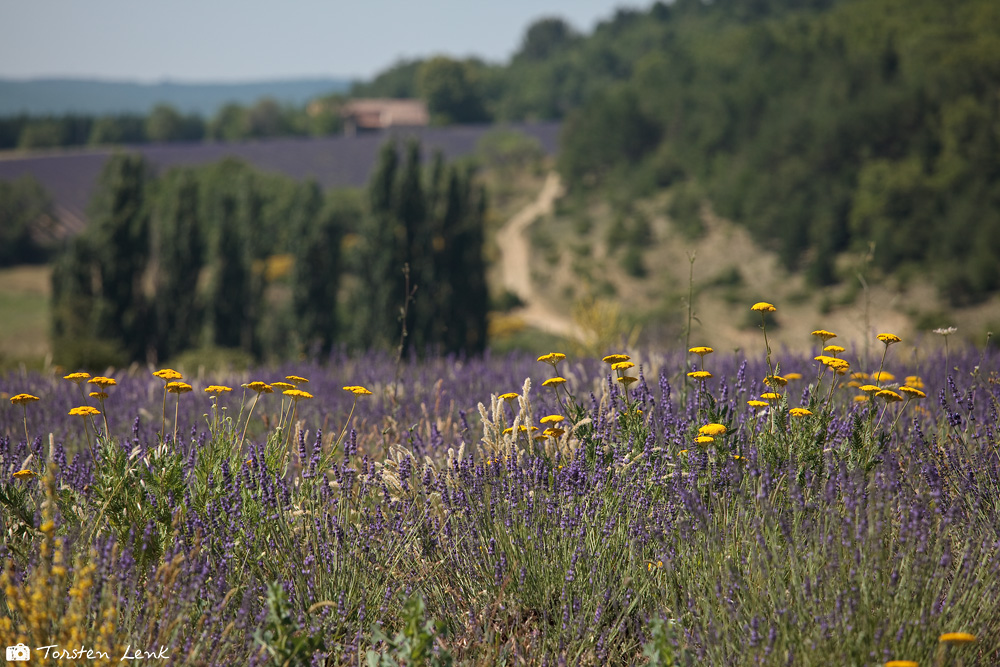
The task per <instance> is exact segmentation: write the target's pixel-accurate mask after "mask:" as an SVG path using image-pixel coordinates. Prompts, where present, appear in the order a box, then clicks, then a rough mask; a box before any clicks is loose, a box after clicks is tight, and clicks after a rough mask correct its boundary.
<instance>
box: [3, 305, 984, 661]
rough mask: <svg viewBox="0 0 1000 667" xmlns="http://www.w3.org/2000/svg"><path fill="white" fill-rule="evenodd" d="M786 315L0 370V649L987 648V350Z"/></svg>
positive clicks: (898, 651)
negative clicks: (499, 346) (857, 346)
mask: <svg viewBox="0 0 1000 667" xmlns="http://www.w3.org/2000/svg"><path fill="white" fill-rule="evenodd" d="M758 305H760V304H758ZM815 333H816V336H815V337H814V340H815V352H814V353H813V354H810V355H807V356H799V355H790V354H785V353H782V352H781V351H779V350H771V351H769V353H768V351H767V350H766V347H765V342H764V339H762V341H761V347H760V350H759V352H757V353H755V354H752V355H751V356H750V357H749V358H744V357H743V356H735V355H734V354H733V353H725V352H723V351H721V350H718V351H712V350H711V348H707V347H697V348H692V350H691V351H690V352H687V351H684V350H675V351H654V350H637V351H629V355H627V356H614V354H615V353H618V352H619V351H618V350H608V351H607V352H606V353H607V354H609V355H612V356H609V357H608V358H607V360H606V361H602V359H601V358H582V359H580V358H571V357H567V358H562V355H561V354H558V353H554V354H550V355H545V356H543V357H542V359H540V360H539V359H536V356H531V357H528V356H525V355H518V354H514V355H510V356H505V357H502V358H501V357H491V356H489V355H487V356H486V357H485V358H481V359H465V358H456V357H452V358H438V359H430V360H425V361H422V362H416V361H413V362H404V363H402V364H397V363H395V360H394V359H393V358H392V357H391V356H389V355H378V354H369V355H367V356H361V357H358V356H353V357H352V356H347V355H344V354H336V355H334V356H333V357H332V358H330V359H325V360H323V363H321V364H320V363H297V364H291V365H287V366H282V367H278V368H266V369H265V368H261V369H257V370H254V371H251V372H250V373H248V374H245V375H239V376H230V377H225V376H218V377H217V376H204V377H202V376H197V375H191V374H188V375H186V376H185V377H183V378H177V377H174V376H173V375H172V374H170V373H167V372H164V371H165V370H166V369H156V368H153V369H140V370H133V371H132V372H128V373H125V372H115V373H108V374H107V378H106V379H105V380H100V379H99V378H93V377H87V378H84V377H77V378H75V381H74V378H73V376H72V375H71V371H73V370H74V369H66V370H64V371H62V372H60V373H58V374H56V373H53V374H48V375H39V374H26V375H16V374H15V375H8V376H6V377H3V378H0V392H2V395H3V396H4V397H5V400H4V404H5V405H6V407H4V409H3V410H2V411H0V476H2V481H0V519H2V525H0V530H2V532H3V535H4V543H3V547H2V554H0V555H2V560H3V562H4V563H5V565H4V570H3V574H2V591H3V597H2V599H3V604H2V605H0V638H2V640H3V641H2V642H0V643H3V644H4V645H5V646H6V645H13V644H16V643H18V642H23V643H24V644H25V645H27V646H29V647H31V649H32V663H33V664H60V663H61V662H62V661H63V660H70V661H72V660H74V659H79V660H80V661H82V662H84V663H85V664H112V663H114V664H117V663H118V662H119V660H120V658H121V657H122V656H123V655H126V656H129V657H131V656H135V655H141V656H144V657H147V658H148V659H149V660H148V661H149V662H152V663H153V664H172V665H376V666H377V665H396V664H400V665H402V664H406V665H416V664H432V665H445V664H469V665H493V664H498V665H499V664H505V665H521V664H527V665H562V664H567V665H578V664H579V665H603V664H650V665H719V666H729V665H796V666H809V665H817V666H818V665H858V666H861V665H865V666H867V665H895V666H896V667H904V666H907V665H920V666H931V665H939V666H945V665H948V666H950V665H965V666H971V665H983V666H990V665H997V664H1000V433H998V426H997V424H998V410H1000V366H998V363H997V358H996V356H995V354H994V353H993V352H992V350H990V349H987V350H985V351H984V350H974V349H962V350H955V349H951V350H950V353H948V354H946V353H945V351H944V350H937V349H935V350H921V349H916V348H914V347H913V346H912V345H910V344H909V343H908V342H907V341H902V342H897V341H896V339H895V337H894V336H892V335H891V334H888V335H886V334H883V335H882V336H881V337H880V338H879V341H878V342H877V343H876V344H877V347H873V348H872V349H873V350H876V351H877V354H874V355H873V356H872V358H870V359H868V360H867V361H864V360H861V359H859V358H858V354H856V353H855V352H854V351H852V350H843V349H842V348H838V347H836V346H835V345H834V344H835V343H836V338H833V339H831V338H830V337H829V336H826V335H825V334H826V333H828V332H822V331H818V332H815ZM804 335H807V334H804ZM692 342H701V341H692ZM704 343H705V344H707V345H711V341H704ZM831 346H832V347H831ZM814 357H816V358H814ZM154 371H155V372H157V373H156V375H154ZM66 375H70V379H64V376H66ZM306 379H308V382H304V381H303V380H306ZM88 380H91V381H92V382H88ZM112 380H113V383H112V382H111V381H112ZM168 383H173V384H168ZM254 383H259V384H254ZM265 383H266V384H265ZM243 385H247V386H243ZM224 387H228V388H230V389H231V391H228V392H227V391H225V390H224ZM345 388H346V389H345ZM206 389H209V390H210V391H208V392H206ZM189 390H190V391H189ZM369 391H370V393H368V392H369ZM269 392H270V393H269ZM92 393H93V394H96V395H92ZM102 394H106V397H104V396H102ZM25 395H27V397H25ZM35 398H37V399H38V400H33V399H35ZM85 406H90V408H92V409H91V410H80V408H82V407H85ZM71 410H73V411H74V412H77V413H80V412H82V413H84V414H73V415H71V414H69V413H70V411H71ZM87 412H97V413H99V414H92V415H90V416H88V415H87V414H85V413H87ZM105 419H106V421H105ZM41 647H48V648H44V649H43V648H41ZM88 652H89V653H88ZM137 652H138V653H137Z"/></svg>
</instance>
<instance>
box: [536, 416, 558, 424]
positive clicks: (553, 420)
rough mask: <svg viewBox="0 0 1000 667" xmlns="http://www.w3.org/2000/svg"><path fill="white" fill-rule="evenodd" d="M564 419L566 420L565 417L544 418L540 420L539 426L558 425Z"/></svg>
mask: <svg viewBox="0 0 1000 667" xmlns="http://www.w3.org/2000/svg"><path fill="white" fill-rule="evenodd" d="M563 419H565V417H563V416H562V415H546V416H545V417H542V418H541V419H539V420H538V423H539V424H558V423H559V422H561V421H562V420H563Z"/></svg>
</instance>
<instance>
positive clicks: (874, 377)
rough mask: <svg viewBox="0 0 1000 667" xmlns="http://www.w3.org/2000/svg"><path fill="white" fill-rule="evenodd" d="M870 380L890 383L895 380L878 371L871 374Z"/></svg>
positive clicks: (891, 376)
mask: <svg viewBox="0 0 1000 667" xmlns="http://www.w3.org/2000/svg"><path fill="white" fill-rule="evenodd" d="M871 379H872V380H875V381H876V382H892V381H893V380H895V379H896V376H895V375H893V374H892V373H888V372H886V371H879V372H877V373H872V375H871Z"/></svg>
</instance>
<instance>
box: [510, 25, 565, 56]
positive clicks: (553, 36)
mask: <svg viewBox="0 0 1000 667" xmlns="http://www.w3.org/2000/svg"><path fill="white" fill-rule="evenodd" d="M577 38H578V37H577V35H576V32H575V31H574V30H573V27H572V26H571V25H569V24H568V23H567V22H566V21H564V20H563V19H561V18H558V17H552V18H544V19H539V20H537V21H535V22H534V23H532V24H531V25H530V26H528V30H527V31H526V32H525V33H524V39H523V40H522V42H521V48H520V50H519V51H518V52H517V53H516V54H514V59H515V60H526V61H533V62H538V61H544V60H546V59H548V58H551V57H552V56H553V55H555V54H556V53H558V52H559V51H562V50H564V49H565V48H566V47H567V46H569V45H570V44H572V43H573V42H574V41H576V39H577Z"/></svg>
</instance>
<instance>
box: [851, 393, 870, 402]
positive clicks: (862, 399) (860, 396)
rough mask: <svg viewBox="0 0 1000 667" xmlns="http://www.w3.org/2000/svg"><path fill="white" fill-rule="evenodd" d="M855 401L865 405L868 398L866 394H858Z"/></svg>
mask: <svg viewBox="0 0 1000 667" xmlns="http://www.w3.org/2000/svg"><path fill="white" fill-rule="evenodd" d="M853 400H854V402H855V403H865V402H867V401H868V397H867V396H865V395H864V394H858V395H857V396H855V397H854V399H853Z"/></svg>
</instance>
